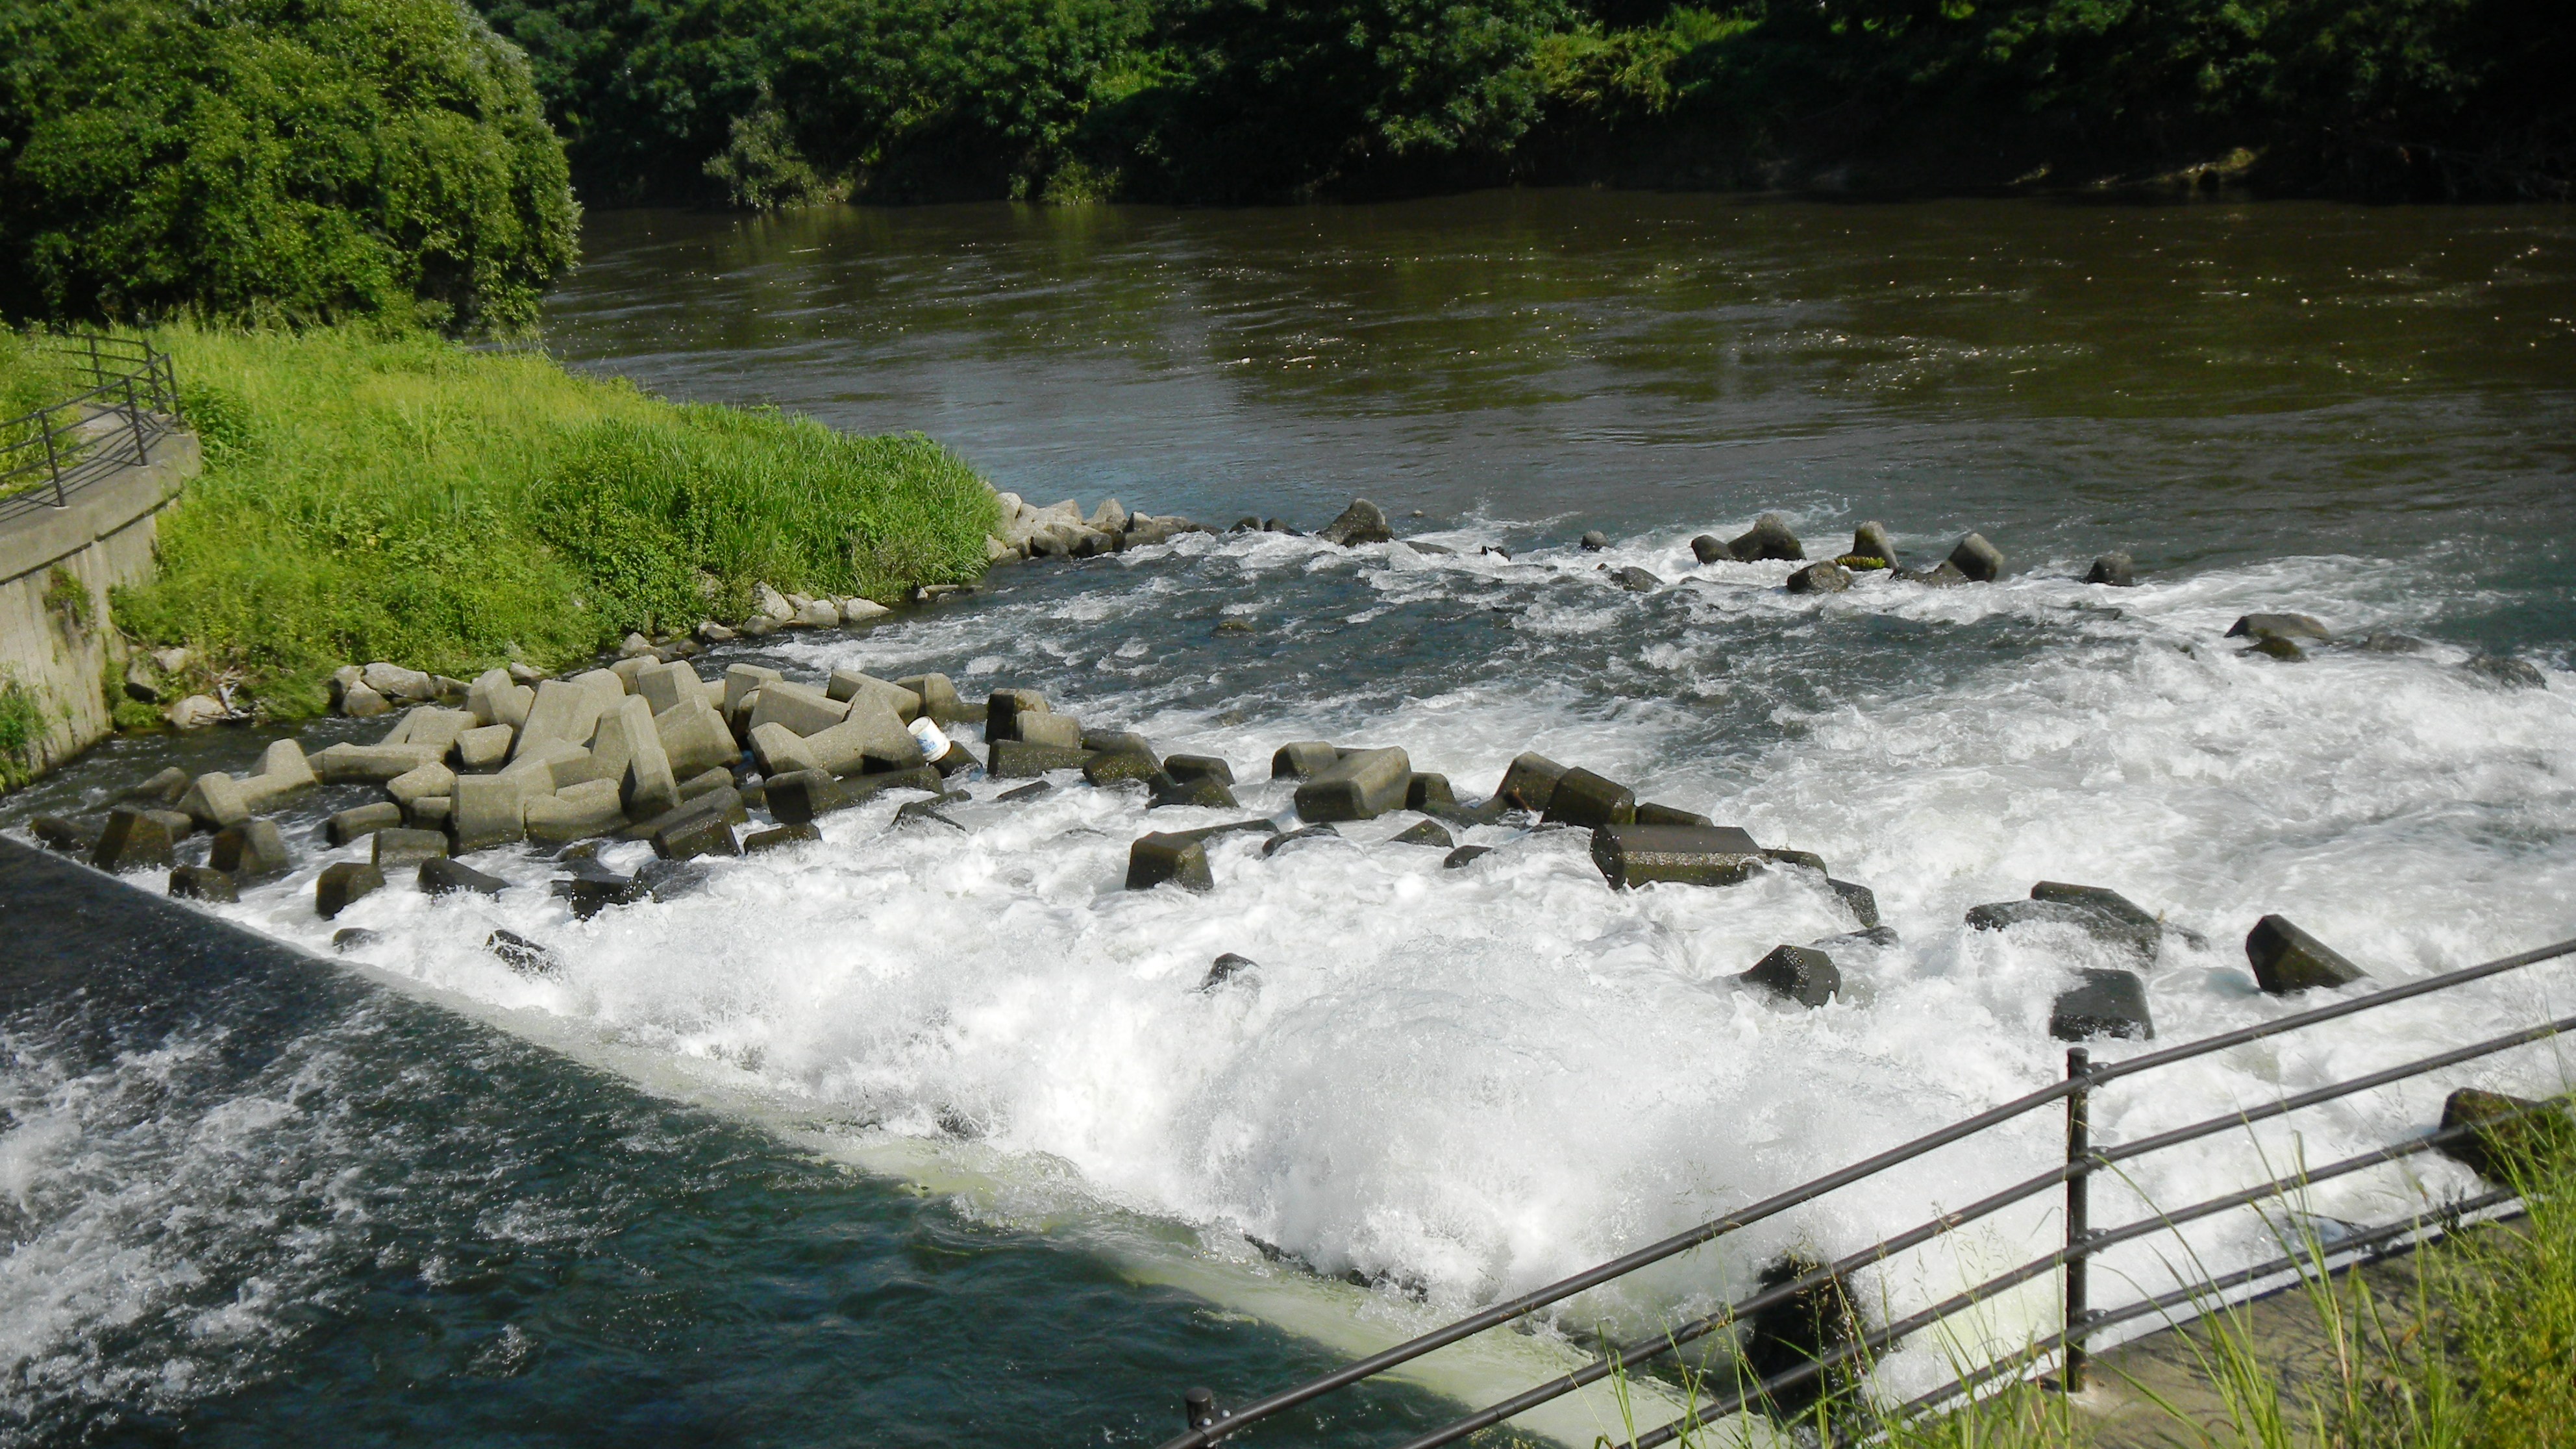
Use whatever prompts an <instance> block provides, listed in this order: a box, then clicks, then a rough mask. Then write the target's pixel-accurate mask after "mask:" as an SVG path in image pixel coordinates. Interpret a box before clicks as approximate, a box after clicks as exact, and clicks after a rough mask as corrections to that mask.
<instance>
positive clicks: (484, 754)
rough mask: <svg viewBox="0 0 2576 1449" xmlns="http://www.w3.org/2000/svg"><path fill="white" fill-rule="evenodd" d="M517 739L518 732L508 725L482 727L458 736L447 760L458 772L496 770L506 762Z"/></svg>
mask: <svg viewBox="0 0 2576 1449" xmlns="http://www.w3.org/2000/svg"><path fill="white" fill-rule="evenodd" d="M517 738H518V731H516V730H514V729H512V728H510V727H509V726H508V725H505V724H496V725H484V726H481V727H480V728H477V729H470V730H467V731H466V732H465V733H463V734H461V735H458V736H457V737H456V746H455V748H454V749H452V750H450V751H449V752H448V756H447V758H448V759H449V760H450V761H452V762H453V763H454V767H455V768H456V769H459V770H473V771H476V772H478V773H479V772H482V771H486V770H497V769H499V768H501V766H502V765H503V764H505V763H507V762H508V760H509V758H510V746H511V744H512V743H513V742H514V741H515V740H516V739H517Z"/></svg>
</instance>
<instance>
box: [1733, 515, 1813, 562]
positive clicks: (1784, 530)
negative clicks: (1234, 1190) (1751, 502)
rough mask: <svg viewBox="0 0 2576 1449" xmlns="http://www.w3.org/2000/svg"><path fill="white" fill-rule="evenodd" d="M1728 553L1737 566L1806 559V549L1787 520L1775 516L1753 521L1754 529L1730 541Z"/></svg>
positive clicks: (1763, 516) (1764, 516) (1762, 517)
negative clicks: (1791, 529)
mask: <svg viewBox="0 0 2576 1449" xmlns="http://www.w3.org/2000/svg"><path fill="white" fill-rule="evenodd" d="M1726 551H1727V553H1728V554H1729V555H1730V556H1732V557H1733V558H1734V559H1735V561H1736V562H1738V563H1751V562H1753V561H1754V560H1756V559H1803V558H1805V557H1806V556H1807V547H1806V545H1805V544H1802V543H1800V542H1799V541H1798V535H1797V534H1795V533H1793V532H1791V531H1790V529H1789V523H1788V520H1786V519H1784V518H1782V517H1781V516H1780V515H1779V514H1776V513H1766V514H1763V515H1762V516H1761V517H1760V518H1757V519H1755V520H1753V527H1752V528H1750V529H1748V530H1746V531H1745V532H1744V533H1743V534H1742V535H1740V536H1738V537H1736V538H1732V539H1729V540H1727V544H1726Z"/></svg>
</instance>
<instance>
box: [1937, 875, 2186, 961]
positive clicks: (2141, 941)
mask: <svg viewBox="0 0 2576 1449" xmlns="http://www.w3.org/2000/svg"><path fill="white" fill-rule="evenodd" d="M1967 924H1968V928H1969V929H1970V930H1974V931H2008V930H2010V929H2012V928H2013V927H2015V926H2024V925H2043V924H2045V925H2064V926H2073V927H2075V928H2076V929H2078V930H2080V931H2082V932H2084V933H2085V934H2086V935H2088V936H2091V937H2092V938H2093V939H2095V940H2097V941H2100V942H2102V943H2103V944H2105V945H2108V946H2116V947H2119V948H2121V949H2123V950H2126V951H2129V952H2131V953H2132V954H2134V955H2136V956H2137V957H2138V959H2139V960H2140V961H2141V962H2152V961H2154V960H2155V959H2156V953H2157V950H2158V948H2159V947H2160V946H2161V944H2162V938H2163V927H2162V926H2161V925H2159V924H2158V922H2157V921H2156V918H2155V917H2154V916H2152V915H2149V914H2148V913H2147V912H2146V911H2144V910H2142V909H2140V908H2139V907H2138V906H2137V905H2136V904H2135V903H2134V902H2132V901H2130V900H2129V899H2128V898H2127V897H2126V896H2123V895H2121V894H2120V893H2119V892H2117V891H2113V890H2106V889H2104V888H2103V887H2100V886H2078V885H2066V884H2063V883H2060V882H2056V881H2041V882H2040V883H2039V884H2037V885H2035V886H2032V887H2031V898H2030V899H2028V900H2021V901H1996V902H1994V903H1992V904H1989V905H1982V906H1970V907H1969V908H1968V913H1967Z"/></svg>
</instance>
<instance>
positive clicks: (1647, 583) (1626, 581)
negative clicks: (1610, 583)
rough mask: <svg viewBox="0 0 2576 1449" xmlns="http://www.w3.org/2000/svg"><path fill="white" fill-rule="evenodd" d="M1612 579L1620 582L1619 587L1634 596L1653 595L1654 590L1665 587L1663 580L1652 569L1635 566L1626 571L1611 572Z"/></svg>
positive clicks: (1625, 569)
mask: <svg viewBox="0 0 2576 1449" xmlns="http://www.w3.org/2000/svg"><path fill="white" fill-rule="evenodd" d="M1610 577H1611V578H1613V579H1616V580H1617V581H1618V583H1619V587H1621V588H1623V589H1626V590H1627V591H1628V592H1630V593H1632V594H1644V593H1652V592H1653V591H1654V590H1656V589H1660V588H1662V587H1663V586H1664V581H1663V579H1662V578H1661V577H1659V576H1658V575H1656V573H1655V572H1654V571H1653V570H1652V569H1641V568H1636V567H1633V566H1632V567H1629V568H1624V569H1616V570H1613V571H1612V572H1611V575H1610Z"/></svg>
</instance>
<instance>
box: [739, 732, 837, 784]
mask: <svg viewBox="0 0 2576 1449" xmlns="http://www.w3.org/2000/svg"><path fill="white" fill-rule="evenodd" d="M751 757H752V759H753V760H754V761H756V762H757V763H758V764H759V765H760V773H762V774H764V775H785V774H791V773H793V772H795V771H798V770H819V769H822V768H823V766H822V764H821V762H820V761H818V760H816V759H815V758H814V753H813V751H811V750H808V749H807V748H805V740H804V737H803V736H801V735H799V734H797V733H796V732H795V731H794V730H792V729H789V728H788V727H787V726H785V725H783V724H780V723H778V722H777V721H775V720H771V721H769V722H767V723H764V724H756V725H753V726H752V727H751Z"/></svg>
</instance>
